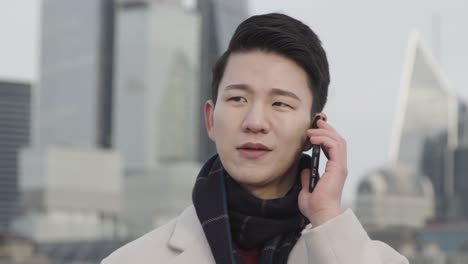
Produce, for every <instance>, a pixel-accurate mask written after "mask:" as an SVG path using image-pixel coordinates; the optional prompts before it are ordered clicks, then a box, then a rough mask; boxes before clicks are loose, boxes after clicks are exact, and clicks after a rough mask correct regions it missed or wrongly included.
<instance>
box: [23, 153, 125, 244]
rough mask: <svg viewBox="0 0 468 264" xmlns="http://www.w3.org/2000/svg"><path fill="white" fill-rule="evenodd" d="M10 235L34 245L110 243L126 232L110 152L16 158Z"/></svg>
mask: <svg viewBox="0 0 468 264" xmlns="http://www.w3.org/2000/svg"><path fill="white" fill-rule="evenodd" d="M19 175H20V177H19V179H20V184H19V185H20V190H21V206H20V212H21V215H20V216H19V217H18V218H17V219H16V221H15V231H16V232H18V233H19V234H21V235H23V236H25V237H27V238H31V239H33V240H34V241H38V242H53V241H62V242H64V241H76V240H93V239H111V238H115V237H122V236H124V235H125V234H126V230H125V228H124V226H123V224H122V223H121V221H120V220H119V215H120V212H121V207H122V197H121V193H122V185H123V182H122V177H121V175H122V161H121V158H120V156H119V155H118V154H117V153H115V152H114V151H112V150H96V149H93V148H87V147H82V148H81V147H77V146H73V147H64V146H60V147H59V146H51V147H48V148H47V149H46V150H40V151H39V150H34V149H26V150H23V151H21V153H20V171H19Z"/></svg>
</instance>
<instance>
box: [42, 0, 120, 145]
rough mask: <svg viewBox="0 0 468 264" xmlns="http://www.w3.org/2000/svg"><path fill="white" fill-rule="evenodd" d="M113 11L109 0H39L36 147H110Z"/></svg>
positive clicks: (111, 0) (111, 1)
mask: <svg viewBox="0 0 468 264" xmlns="http://www.w3.org/2000/svg"><path fill="white" fill-rule="evenodd" d="M113 14H114V8H113V0H83V1H73V0H48V1H43V4H42V35H41V51H40V54H41V55H40V57H41V58H40V80H39V89H38V96H37V101H36V106H35V107H36V109H35V112H37V113H38V115H36V116H35V118H36V120H35V124H36V126H35V128H34V129H35V130H34V134H35V135H34V139H33V140H34V144H35V145H36V146H46V145H49V144H65V145H81V146H91V147H109V146H110V140H111V123H110V122H111V120H112V118H111V113H112V65H113V56H112V55H113V24H114V22H113V19H114V16H113Z"/></svg>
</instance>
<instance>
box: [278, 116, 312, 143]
mask: <svg viewBox="0 0 468 264" xmlns="http://www.w3.org/2000/svg"><path fill="white" fill-rule="evenodd" d="M276 127H277V130H276V131H278V133H279V134H278V136H279V137H281V138H282V139H283V140H284V141H285V143H287V144H294V146H297V145H298V144H300V145H302V144H303V143H304V141H305V140H306V139H307V134H306V132H307V129H308V128H309V121H307V119H306V118H300V119H299V118H296V119H294V118H291V117H290V118H285V119H283V120H281V121H280V122H277V124H276Z"/></svg>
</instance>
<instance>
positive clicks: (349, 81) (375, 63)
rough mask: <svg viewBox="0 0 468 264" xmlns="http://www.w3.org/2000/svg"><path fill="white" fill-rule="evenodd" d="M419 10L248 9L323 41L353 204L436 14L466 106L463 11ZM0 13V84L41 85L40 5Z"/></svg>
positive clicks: (450, 6) (275, 5)
mask: <svg viewBox="0 0 468 264" xmlns="http://www.w3.org/2000/svg"><path fill="white" fill-rule="evenodd" d="M422 3H423V2H422V1H416V2H415V3H406V2H405V1H392V2H391V4H390V2H388V3H380V4H378V3H373V2H371V1H360V2H359V3H357V4H352V5H351V4H350V3H349V4H342V5H339V4H337V3H331V2H317V3H315V2H314V3H313V4H311V3H307V2H306V1H299V0H296V1H290V2H288V5H287V6H286V5H284V3H282V2H281V1H269V2H268V4H265V2H262V1H258V0H254V1H250V13H251V14H255V13H265V12H272V11H280V12H285V13H286V14H289V15H292V16H295V17H297V18H299V19H302V20H303V21H304V22H305V23H307V24H308V25H310V26H311V27H312V28H313V29H314V30H315V31H317V33H318V34H319V36H320V37H321V39H322V40H323V43H324V46H325V49H326V50H327V52H328V54H329V58H330V65H331V73H332V83H331V87H330V89H331V90H330V99H329V104H328V105H327V107H326V108H325V110H326V111H327V113H328V116H329V120H330V122H331V123H333V125H335V127H336V128H337V129H339V131H340V132H341V134H342V135H343V136H345V138H346V139H347V140H348V144H349V148H348V149H349V168H350V175H349V179H348V182H347V185H346V190H345V193H344V198H345V200H352V199H353V198H354V192H355V190H356V186H357V183H358V182H359V180H360V178H361V177H362V175H363V174H365V173H366V172H367V171H369V170H371V169H373V168H374V167H376V166H378V164H381V163H382V162H384V161H385V160H386V159H387V158H388V153H389V145H390V138H391V128H392V126H393V121H394V118H395V108H396V101H397V98H398V96H399V87H400V81H401V77H400V76H401V72H402V69H401V66H402V64H403V62H404V57H405V51H404V49H405V46H406V43H407V37H408V34H409V32H410V31H411V30H412V29H414V28H420V29H421V31H422V34H423V38H424V40H426V42H428V43H430V45H429V46H431V47H432V46H435V45H434V41H433V38H434V36H433V35H435V34H434V32H433V22H432V21H433V20H434V19H433V18H434V14H437V13H438V14H439V17H440V21H441V26H440V28H441V32H442V33H440V35H441V39H442V41H441V42H442V45H440V46H441V48H440V50H441V52H439V53H440V54H441V55H440V56H441V57H442V66H443V69H444V72H443V74H445V75H446V76H447V79H449V80H450V83H449V85H450V87H451V88H452V89H454V90H455V91H456V93H457V94H459V95H460V97H461V98H464V99H465V100H466V99H467V98H468V89H466V86H467V85H466V83H467V80H466V77H465V72H466V69H467V68H468V54H467V53H463V51H464V48H463V47H464V46H468V38H467V37H466V36H465V35H463V34H459V30H458V28H459V27H460V25H463V24H467V23H468V18H467V17H465V16H464V15H463V10H466V7H467V4H468V3H465V2H462V1H455V0H452V1H445V2H444V3H438V2H436V1H431V2H427V3H426V2H424V4H422ZM0 5H1V6H0V10H1V11H0V17H1V19H2V22H3V23H1V24H2V26H1V27H0V30H1V32H4V34H2V39H1V40H5V41H0V43H2V44H1V45H0V55H1V57H2V58H4V60H3V62H2V63H0V78H2V79H13V80H25V81H28V82H32V83H35V82H36V81H37V78H38V74H37V67H38V65H37V61H38V49H39V48H38V47H37V43H38V35H39V32H38V29H39V26H40V25H39V24H38V21H39V19H40V14H39V1H37V0H36V1H25V0H22V1H14V2H5V3H1V4H0ZM330 10H333V12H331V11H330ZM395 13H399V14H400V13H401V15H399V16H398V20H395V19H394V14H395ZM369 21H372V23H369ZM12 28H14V29H15V30H12ZM34 43H36V44H34ZM349 69H353V70H352V71H349ZM376 87H378V89H376ZM355 94H365V95H366V96H365V97H362V96H356V95H355ZM368 98H372V100H369V99H368ZM377 106H378V107H377ZM200 112H201V109H200ZM370 113H371V114H370ZM356 123H358V125H357V124H356Z"/></svg>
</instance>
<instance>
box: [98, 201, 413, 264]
mask: <svg viewBox="0 0 468 264" xmlns="http://www.w3.org/2000/svg"><path fill="white" fill-rule="evenodd" d="M144 263H145V264H150V263H151V264H152V263H170V264H182V263H203V264H205V263H206V264H209V263H215V262H214V259H213V256H212V255H211V251H210V247H209V245H208V242H207V240H206V238H205V235H204V233H203V229H202V227H201V225H200V222H199V220H198V218H197V215H196V212H195V208H194V207H193V206H190V207H188V208H187V209H185V211H184V212H183V213H182V214H181V215H180V216H179V217H178V218H176V219H174V220H172V221H171V222H169V223H168V224H166V225H164V226H162V227H160V228H157V229H155V230H154V231H152V232H150V233H148V234H146V235H144V236H143V237H141V238H139V239H137V240H135V241H133V242H130V243H129V244H127V245H125V246H123V247H122V248H120V249H118V250H116V251H115V252H114V253H112V254H111V255H110V256H109V257H107V258H106V259H104V260H103V261H102V264H144ZM288 263H298V264H301V263H304V264H305V263H313V264H325V263H327V264H345V263H346V264H384V263H385V264H407V263H408V261H407V260H406V259H405V258H404V257H403V256H401V255H400V254H398V252H396V251H395V250H393V249H392V248H391V247H389V246H388V245H386V244H384V243H382V242H380V241H373V240H370V238H369V236H368V235H367V233H366V232H365V231H364V229H363V228H362V226H361V224H360V223H359V221H358V220H357V218H356V216H355V215H354V213H353V212H352V211H351V210H349V209H348V210H347V211H345V212H344V213H343V214H341V215H339V216H337V217H335V218H334V219H332V220H330V221H328V222H326V223H325V224H323V225H320V226H318V227H315V228H306V229H305V230H304V231H303V232H302V236H301V238H300V239H299V240H298V241H297V243H296V245H295V246H294V248H293V250H292V251H291V253H290V255H289V260H288Z"/></svg>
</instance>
